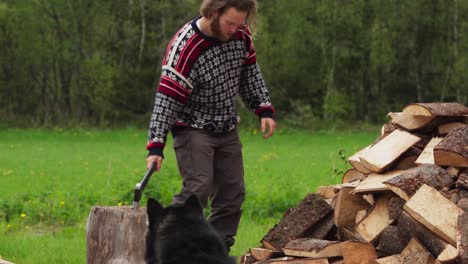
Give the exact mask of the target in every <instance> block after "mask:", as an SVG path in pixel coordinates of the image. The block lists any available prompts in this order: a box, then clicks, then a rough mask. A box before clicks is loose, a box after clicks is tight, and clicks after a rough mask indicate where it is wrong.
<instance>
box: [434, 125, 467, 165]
mask: <svg viewBox="0 0 468 264" xmlns="http://www.w3.org/2000/svg"><path fill="white" fill-rule="evenodd" d="M467 146H468V125H467V126H465V127H463V128H459V129H456V130H453V131H451V132H450V133H448V135H447V136H446V137H445V138H444V139H443V140H442V141H441V142H440V143H439V144H437V146H435V148H434V161H435V164H437V165H441V166H455V167H464V168H466V167H468V148H467Z"/></svg>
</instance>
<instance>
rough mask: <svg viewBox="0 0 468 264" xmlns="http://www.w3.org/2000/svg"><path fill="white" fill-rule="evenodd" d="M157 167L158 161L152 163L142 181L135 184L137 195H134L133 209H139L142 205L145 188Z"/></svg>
mask: <svg viewBox="0 0 468 264" xmlns="http://www.w3.org/2000/svg"><path fill="white" fill-rule="evenodd" d="M155 168H156V162H153V163H151V166H150V167H149V169H148V171H146V173H145V176H144V177H143V179H142V180H141V182H139V183H137V184H136V185H135V195H134V196H133V209H134V210H138V208H139V207H140V200H141V196H142V194H143V190H144V189H145V187H146V184H148V181H149V179H150V178H151V175H152V174H153V172H154V169H155Z"/></svg>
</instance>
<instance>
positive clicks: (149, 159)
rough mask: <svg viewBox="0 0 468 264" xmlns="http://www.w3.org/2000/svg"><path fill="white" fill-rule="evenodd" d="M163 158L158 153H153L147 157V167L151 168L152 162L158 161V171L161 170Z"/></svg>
mask: <svg viewBox="0 0 468 264" xmlns="http://www.w3.org/2000/svg"><path fill="white" fill-rule="evenodd" d="M162 162H163V158H162V157H161V156H158V155H151V156H148V157H147V158H146V168H147V169H149V168H150V167H151V164H152V163H156V168H155V169H156V171H160V170H161V166H162Z"/></svg>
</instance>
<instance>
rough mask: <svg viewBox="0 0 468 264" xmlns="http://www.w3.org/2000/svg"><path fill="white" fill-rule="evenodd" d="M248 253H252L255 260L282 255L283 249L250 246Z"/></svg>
mask: <svg viewBox="0 0 468 264" xmlns="http://www.w3.org/2000/svg"><path fill="white" fill-rule="evenodd" d="M250 254H252V256H253V257H254V258H255V259H256V260H266V259H270V258H278V257H282V256H284V253H283V251H273V250H269V249H266V248H251V249H250Z"/></svg>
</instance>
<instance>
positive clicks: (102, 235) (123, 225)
mask: <svg viewBox="0 0 468 264" xmlns="http://www.w3.org/2000/svg"><path fill="white" fill-rule="evenodd" d="M146 221H147V216H146V211H145V210H144V209H139V210H138V211H135V210H133V209H132V208H131V207H104V206H95V207H93V208H92V209H91V212H90V213H89V216H88V221H87V223H86V244H87V247H86V259H87V263H88V264H92V263H96V264H105V263H109V264H131V263H132V264H133V263H136V264H139V263H142V264H143V263H145V261H144V256H145V249H146V247H145V236H146V229H147V226H146Z"/></svg>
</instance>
